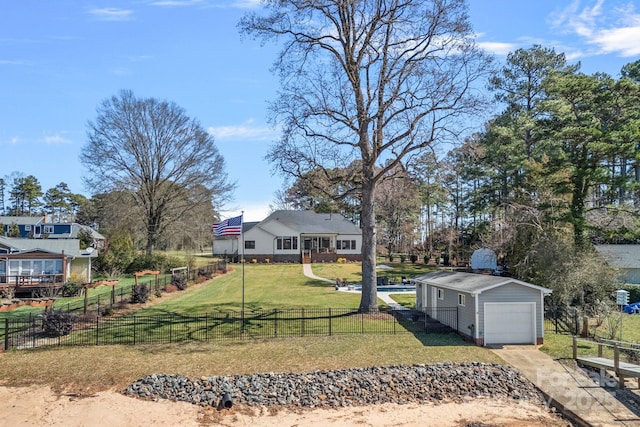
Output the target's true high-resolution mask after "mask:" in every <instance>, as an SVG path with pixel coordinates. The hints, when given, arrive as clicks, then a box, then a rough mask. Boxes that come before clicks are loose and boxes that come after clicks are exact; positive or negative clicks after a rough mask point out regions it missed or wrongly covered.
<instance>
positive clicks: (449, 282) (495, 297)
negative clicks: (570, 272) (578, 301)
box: [413, 271, 551, 345]
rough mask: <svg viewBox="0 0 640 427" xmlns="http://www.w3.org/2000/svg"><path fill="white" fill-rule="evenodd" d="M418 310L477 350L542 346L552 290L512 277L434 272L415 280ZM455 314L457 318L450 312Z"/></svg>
mask: <svg viewBox="0 0 640 427" xmlns="http://www.w3.org/2000/svg"><path fill="white" fill-rule="evenodd" d="M413 281H414V282H415V283H416V308H417V309H418V310H420V311H423V312H424V313H425V314H426V315H427V316H429V317H431V318H433V319H436V320H438V321H440V322H441V323H443V324H445V325H447V326H449V327H451V328H453V329H454V330H456V331H457V332H458V333H459V334H461V335H464V336H466V337H468V338H470V339H472V340H473V341H474V342H475V343H476V344H477V345H492V344H542V343H543V341H544V297H545V295H549V294H551V289H547V288H543V287H541V286H537V285H533V284H531V283H527V282H524V281H522V280H517V279H514V278H512V277H500V276H491V275H487V274H474V273H460V272H454V271H436V272H432V273H427V274H423V275H420V276H417V277H414V278H413ZM452 310H454V311H455V316H451V315H448V314H447V312H449V313H450V312H451V311H452Z"/></svg>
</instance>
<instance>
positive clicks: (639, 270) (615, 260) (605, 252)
mask: <svg viewBox="0 0 640 427" xmlns="http://www.w3.org/2000/svg"><path fill="white" fill-rule="evenodd" d="M595 248H596V251H598V253H599V254H600V256H602V258H604V260H605V261H606V262H607V264H608V265H609V266H611V267H613V268H615V269H617V270H618V272H619V276H618V277H619V279H620V280H621V281H622V282H624V283H633V284H640V245H595Z"/></svg>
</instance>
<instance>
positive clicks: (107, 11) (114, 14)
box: [89, 7, 133, 21]
mask: <svg viewBox="0 0 640 427" xmlns="http://www.w3.org/2000/svg"><path fill="white" fill-rule="evenodd" d="M89 13H90V14H91V15H93V16H95V17H96V18H97V19H99V20H101V21H129V20H131V19H132V18H133V10H131V9H117V8H115V7H104V8H100V9H90V10H89Z"/></svg>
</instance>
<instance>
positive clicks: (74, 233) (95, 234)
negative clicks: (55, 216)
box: [48, 222, 105, 240]
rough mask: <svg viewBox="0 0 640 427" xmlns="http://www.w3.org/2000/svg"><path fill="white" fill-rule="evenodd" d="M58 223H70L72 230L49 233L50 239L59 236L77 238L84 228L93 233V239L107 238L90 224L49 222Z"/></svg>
mask: <svg viewBox="0 0 640 427" xmlns="http://www.w3.org/2000/svg"><path fill="white" fill-rule="evenodd" d="M56 224H64V225H70V226H71V227H70V230H71V232H69V233H53V234H49V238H50V239H57V238H64V239H68V238H72V239H77V238H78V235H79V234H80V232H81V231H82V230H84V231H88V232H89V233H91V238H92V239H93V240H105V238H104V236H103V235H102V234H100V233H98V232H97V231H96V230H94V229H93V228H91V227H89V226H88V225H83V224H78V223H76V222H74V223H62V222H60V223H52V224H48V225H56Z"/></svg>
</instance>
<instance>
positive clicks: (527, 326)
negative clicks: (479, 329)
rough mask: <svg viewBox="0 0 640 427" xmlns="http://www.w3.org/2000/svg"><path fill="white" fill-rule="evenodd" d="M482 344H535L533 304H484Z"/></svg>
mask: <svg viewBox="0 0 640 427" xmlns="http://www.w3.org/2000/svg"><path fill="white" fill-rule="evenodd" d="M484 343H485V345H487V344H535V343H536V305H535V303H533V302H519V303H497V302H487V303H485V304H484Z"/></svg>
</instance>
